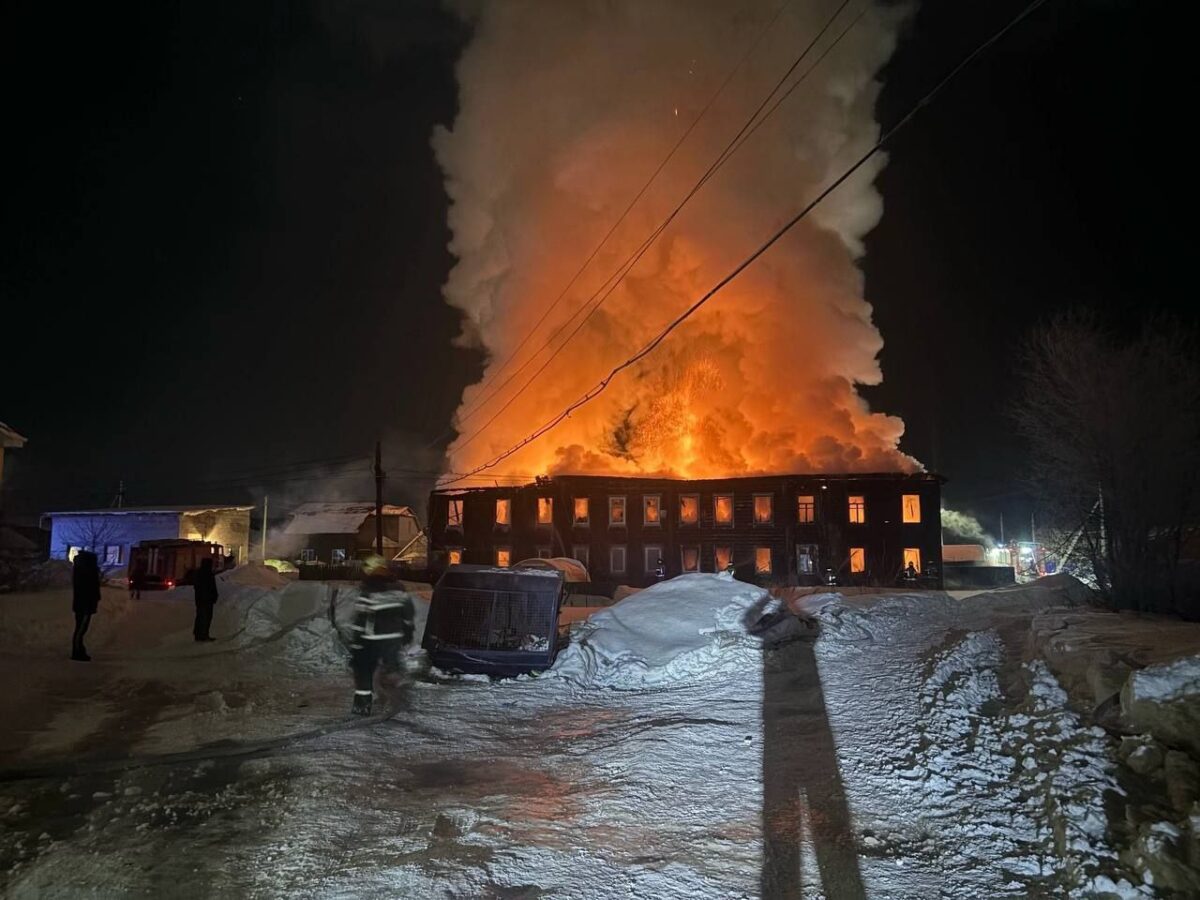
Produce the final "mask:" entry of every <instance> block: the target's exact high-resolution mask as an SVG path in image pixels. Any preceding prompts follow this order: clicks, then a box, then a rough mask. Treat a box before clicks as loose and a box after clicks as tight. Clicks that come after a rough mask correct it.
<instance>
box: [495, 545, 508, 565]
mask: <svg viewBox="0 0 1200 900" xmlns="http://www.w3.org/2000/svg"><path fill="white" fill-rule="evenodd" d="M496 565H497V566H498V567H499V568H501V569H507V568H508V567H509V566H511V565H512V550H510V549H509V548H508V547H497V548H496Z"/></svg>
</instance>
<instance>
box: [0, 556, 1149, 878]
mask: <svg viewBox="0 0 1200 900" xmlns="http://www.w3.org/2000/svg"><path fill="white" fill-rule="evenodd" d="M288 590H289V589H284V590H281V591H274V592H268V594H264V593H263V592H262V591H259V592H258V593H257V594H255V595H254V600H253V602H254V603H256V604H258V606H259V607H260V608H261V607H263V605H264V597H265V598H266V605H268V606H269V605H270V604H271V603H273V602H275V601H274V600H272V599H271V597H277V598H278V597H287V596H289V595H288ZM228 595H229V593H228V592H227V595H226V596H228ZM1062 599H1063V598H1061V597H1059V596H1058V595H1057V594H1056V593H1055V592H1053V591H1049V590H1042V591H1038V590H1033V591H1030V590H1024V591H1015V592H1011V593H1009V594H1004V593H999V594H996V593H993V594H989V595H984V596H982V597H980V598H977V599H973V600H965V601H964V600H954V599H951V598H950V597H948V596H946V595H943V594H935V593H925V594H913V595H904V596H889V597H879V596H876V597H870V598H840V597H836V596H831V597H824V598H820V600H819V602H815V603H813V604H812V607H811V608H812V611H813V614H814V615H815V617H816V620H817V622H818V623H819V628H814V629H811V630H810V629H806V628H804V627H799V628H795V629H792V628H785V629H784V630H783V632H781V633H777V634H775V635H774V636H772V635H771V634H768V639H767V640H766V641H765V642H764V641H763V640H760V639H757V638H755V637H753V636H751V635H748V634H747V633H746V630H745V622H746V621H749V619H748V618H747V617H749V618H753V615H754V610H755V609H756V608H757V606H761V604H762V603H763V600H764V598H763V595H762V594H761V593H760V592H758V591H756V590H755V589H753V588H749V587H748V586H746V585H742V584H739V583H737V582H733V581H731V580H729V579H725V578H721V577H719V576H686V577H685V578H682V579H676V580H675V581H673V582H668V583H666V584H664V585H662V586H660V587H659V588H655V589H653V590H651V591H646V592H643V593H642V594H638V595H635V596H634V597H632V598H630V599H629V600H626V601H624V602H623V603H622V604H619V605H618V606H616V607H614V608H612V609H611V610H609V611H607V612H605V613H602V614H598V615H597V616H594V617H593V618H592V620H591V621H590V622H589V623H588V624H587V625H585V626H584V627H583V628H582V629H581V630H579V631H578V632H577V634H576V637H575V643H574V645H573V646H572V647H571V648H570V649H569V650H568V651H567V652H566V653H565V654H564V655H563V657H561V658H560V663H559V665H558V666H556V669H555V670H554V671H553V672H552V673H550V674H548V675H546V676H543V677H541V678H537V679H529V680H520V681H508V682H497V683H491V682H487V681H472V680H448V681H433V680H415V681H411V682H408V683H406V684H402V685H400V686H398V687H396V688H395V689H393V690H392V691H391V693H390V695H389V696H390V700H391V705H390V708H389V710H390V711H394V715H393V716H392V717H391V718H389V719H387V720H386V721H381V722H374V723H370V724H367V725H365V726H363V727H350V728H343V729H342V730H333V731H330V732H329V733H324V734H312V733H309V734H307V735H306V736H302V737H291V738H283V739H280V740H264V739H258V738H256V739H253V740H244V741H238V740H234V741H232V742H226V743H216V744H211V743H210V744H209V745H208V746H207V747H203V746H202V747H201V749H195V746H194V745H193V747H192V748H190V749H185V750H181V751H180V752H182V756H179V757H173V758H169V759H166V760H164V759H163V758H162V757H161V755H156V754H155V753H153V752H147V749H148V748H151V747H152V748H154V749H158V750H163V749H172V750H180V748H179V747H178V746H176V745H170V744H164V743H163V742H162V741H161V740H160V741H159V742H158V743H156V744H153V745H150V744H146V743H145V742H143V743H142V744H140V745H139V744H138V743H137V742H136V741H132V742H129V741H127V742H126V746H127V747H128V749H127V750H126V751H125V752H124V753H123V754H121V755H116V756H114V755H113V754H108V755H107V756H106V755H105V754H91V755H89V754H88V753H87V750H88V747H89V744H88V742H87V740H86V739H80V738H79V737H78V736H75V737H73V738H72V740H75V741H76V743H74V744H73V745H71V746H72V747H73V748H74V751H75V755H76V756H77V757H78V756H80V755H82V757H84V758H85V759H92V760H93V762H91V763H88V762H84V763H79V762H76V763H74V764H73V767H69V766H67V765H65V764H60V763H56V762H55V758H54V757H53V754H50V755H46V756H31V755H30V754H28V753H23V754H22V753H19V752H14V754H10V755H9V759H8V760H7V762H8V763H10V764H9V765H8V766H7V767H6V769H5V773H6V774H4V775H3V776H0V777H3V778H4V779H5V780H4V781H3V782H0V821H2V822H3V830H2V831H0V868H2V870H3V875H2V876H0V892H2V893H3V894H4V895H5V896H12V897H79V896H117V895H120V896H144V897H165V896H171V897H282V896H314V897H496V898H500V897H505V898H516V897H575V898H600V897H757V896H769V897H806V898H807V897H812V898H815V897H831V898H835V897H839V898H840V897H849V898H853V897H881V898H882V897H887V898H907V897H911V898H930V897H982V896H987V897H1006V896H1011V897H1025V896H1031V895H1032V896H1066V895H1068V894H1070V895H1073V896H1074V895H1079V896H1087V895H1094V894H1096V893H1100V892H1114V893H1115V894H1118V895H1128V896H1137V894H1136V892H1135V891H1134V889H1133V888H1131V887H1130V886H1129V884H1128V883H1127V882H1123V880H1122V873H1121V871H1120V869H1119V866H1118V865H1117V863H1116V860H1115V854H1114V853H1113V851H1112V849H1111V848H1110V847H1109V846H1108V844H1107V843H1106V833H1107V819H1106V813H1105V801H1106V796H1109V795H1110V794H1111V793H1112V792H1114V791H1118V790H1119V786H1118V784H1117V782H1116V780H1115V777H1114V775H1113V761H1112V760H1113V748H1112V742H1111V740H1110V739H1109V738H1108V737H1107V736H1106V735H1105V733H1104V732H1103V731H1101V730H1099V729H1094V728H1088V727H1084V726H1083V725H1082V724H1081V723H1080V721H1079V720H1078V719H1077V718H1076V716H1075V715H1074V714H1072V713H1071V712H1069V711H1068V710H1067V708H1066V705H1065V700H1066V698H1065V695H1064V694H1063V692H1062V690H1061V689H1060V688H1059V687H1058V685H1057V683H1056V682H1055V681H1054V679H1053V677H1052V676H1051V675H1050V674H1049V672H1048V671H1047V670H1046V668H1045V667H1044V666H1043V665H1042V664H1041V663H1040V662H1039V661H1037V660H1033V661H1024V660H1023V659H1022V649H1023V644H1024V640H1023V638H1024V634H1025V633H1026V631H1027V629H1028V621H1029V616H1030V614H1031V612H1032V611H1034V610H1040V609H1043V608H1045V607H1047V606H1051V605H1054V604H1055V603H1060V602H1062ZM235 600H236V598H235ZM290 602H292V603H293V605H295V603H296V602H297V601H296V597H295V596H294V595H291V601H290ZM276 605H277V606H282V605H283V604H282V603H276ZM313 608H314V610H315V609H316V608H317V605H315V604H314V607H313ZM132 614H133V613H131V615H132ZM288 622H290V623H292V624H291V625H288V624H285V625H284V627H282V628H278V629H276V630H275V631H273V632H272V631H271V630H270V629H267V628H264V629H262V631H263V635H264V637H263V638H262V639H261V640H260V641H259V643H256V644H254V645H253V647H249V648H248V649H246V650H245V655H246V656H247V657H249V656H253V657H254V662H253V663H250V662H243V663H238V665H241V666H250V668H248V669H247V668H243V669H241V670H239V673H238V678H239V679H240V680H239V685H240V690H241V691H243V692H250V693H253V691H254V690H255V688H254V687H253V686H254V685H258V686H259V688H261V690H262V691H263V692H264V696H265V695H266V693H268V692H269V691H270V690H271V689H272V683H273V680H274V679H276V678H280V679H282V678H284V677H285V675H286V678H287V684H288V692H289V693H288V696H293V695H294V693H295V692H296V691H298V690H299V691H301V692H303V690H304V685H308V687H309V689H310V690H311V692H312V703H311V705H309V706H307V707H306V708H305V709H304V710H303V713H304V715H305V716H308V717H309V720H310V721H309V722H308V725H309V726H310V727H308V728H304V727H300V723H299V722H298V721H296V720H291V719H289V720H288V723H289V724H288V730H290V732H291V733H292V734H296V733H298V732H302V731H306V730H307V731H310V732H311V731H312V729H313V728H318V727H325V728H335V729H336V728H341V725H342V723H343V722H344V719H345V717H344V715H343V714H342V710H341V707H343V706H345V705H348V702H349V698H348V693H349V692H348V689H347V690H342V689H343V688H348V679H347V678H346V675H345V673H344V672H342V671H340V670H339V669H338V668H337V666H336V665H333V664H332V662H330V663H329V664H327V665H326V666H325V668H322V666H321V665H316V664H314V662H313V656H314V653H315V652H316V651H314V650H313V649H312V648H313V647H314V646H316V645H315V644H314V643H312V641H320V635H319V631H320V621H319V617H306V616H305V615H302V614H295V613H293V614H292V615H291V616H290V618H289V619H288ZM651 623H658V626H659V627H657V628H653V629H651V628H650V624H651ZM218 624H220V622H218ZM648 629H649V630H648ZM299 631H305V632H306V633H309V634H311V635H312V636H313V637H312V641H309V642H307V643H306V641H302V640H296V637H297V634H298V633H299ZM293 632H295V633H293ZM216 633H218V634H220V633H221V632H220V629H219V628H218V629H217V630H216ZM231 640H232V639H231ZM218 646H219V645H218ZM93 652H94V653H96V655H97V659H98V661H100V653H99V652H98V651H95V650H94V651H93ZM297 654H300V655H302V656H305V657H306V658H305V659H303V660H298V659H297ZM227 658H228V659H235V658H239V657H238V655H237V654H230V655H229V656H228V657H227ZM301 662H302V663H303V665H299V663H301ZM230 665H231V664H230V663H227V664H226V667H227V668H228V667H229V666H230ZM97 671H100V670H97ZM172 677H182V676H172ZM205 677H206V678H210V677H214V675H213V673H211V672H210V673H209V674H208V675H206V676H205ZM226 677H232V675H231V674H230V673H229V672H227V673H226ZM210 686H211V685H210V684H208V683H205V684H204V685H202V687H203V689H204V690H206V691H207V689H208V688H209V687H210ZM331 686H332V687H331ZM204 696H208V694H207V693H206V694H205V695H204ZM45 699H46V701H47V702H49V703H53V702H54V700H53V698H52V697H47V698H45ZM129 702H130V703H131V704H137V703H146V702H150V701H149V700H146V699H145V698H141V699H139V697H137V696H131V697H130V700H129ZM214 702H215V701H214ZM302 702H306V701H302ZM210 705H211V704H210ZM189 708H195V707H189ZM251 708H252V705H251ZM271 708H272V707H271V704H270V702H269V701H268V700H265V699H264V700H263V709H264V710H269V709H271ZM175 709H176V714H177V713H178V706H176V707H175ZM196 715H197V716H200V715H201V714H200V713H197V714H196ZM203 715H204V716H207V717H208V718H202V719H201V721H204V722H215V721H216V719H215V718H214V715H215V714H214V713H213V712H212V711H211V709H210V710H208V711H207V712H205V713H204V714H203ZM143 718H144V719H145V720H146V724H145V726H144V727H145V728H146V729H147V730H148V732H149V731H152V730H153V729H154V728H155V727H159V726H155V725H153V724H152V723H153V721H154V716H153V715H147V716H144V717H143ZM103 721H104V720H103V719H100V720H99V721H98V722H97V723H96V726H95V727H96V730H97V733H100V732H102V730H103ZM171 733H182V732H180V731H179V729H178V728H176V730H175V731H174V732H171ZM189 734H190V732H189ZM217 736H218V734H217V733H216V732H214V733H213V734H212V735H211V736H210V737H217ZM41 739H42V740H43V745H42V746H46V745H45V743H44V742H45V740H46V739H45V737H44V736H43V737H42V738H41ZM31 740H37V736H36V735H35V736H34V737H33V738H31ZM197 743H199V744H203V743H204V741H199V742H197ZM58 759H59V760H62V759H64V757H63V756H62V755H61V754H60V755H59V756H58ZM38 765H41V766H43V769H42V770H40V771H39V770H37V769H36V766H38ZM21 769H23V771H20V770H21Z"/></svg>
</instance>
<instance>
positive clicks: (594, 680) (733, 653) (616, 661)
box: [547, 573, 778, 689]
mask: <svg viewBox="0 0 1200 900" xmlns="http://www.w3.org/2000/svg"><path fill="white" fill-rule="evenodd" d="M772 602H774V603H775V604H776V606H778V601H772V600H771V598H770V596H769V595H768V593H767V592H766V591H765V590H764V589H762V588H759V587H755V586H754V585H750V584H745V583H744V582H741V581H735V580H734V579H733V576H731V575H728V574H725V573H721V574H717V575H710V574H693V575H681V576H680V577H678V578H672V579H671V580H670V581H664V582H662V583H660V584H657V585H655V586H653V587H650V588H647V589H646V590H644V591H639V592H638V593H636V594H634V595H632V596H630V597H627V598H626V599H624V600H622V601H621V602H620V603H617V604H615V605H613V606H610V607H609V608H608V609H605V610H602V611H600V612H598V613H596V614H595V615H594V616H592V617H591V618H590V619H589V620H588V621H587V622H586V623H585V624H584V625H583V626H581V627H580V628H579V630H578V631H577V632H576V633H575V636H574V639H573V640H572V642H571V645H570V646H569V647H567V648H566V649H565V650H564V651H563V652H562V653H560V654H559V656H558V660H557V661H556V662H555V664H554V666H553V668H551V669H550V671H549V672H548V673H547V674H549V675H552V676H556V677H559V678H564V679H567V680H568V681H571V682H574V683H575V684H578V685H580V686H583V687H613V688H623V689H637V688H646V687H657V686H662V685H666V684H674V683H680V682H688V681H694V680H698V679H705V678H713V677H721V676H724V675H729V674H733V673H736V672H738V671H742V670H744V669H746V668H747V667H758V666H760V665H761V661H760V658H759V651H760V647H761V641H760V640H757V639H754V638H751V637H750V636H749V635H748V634H747V632H746V623H745V621H744V619H745V618H746V617H747V615H748V614H750V613H751V609H752V608H753V607H756V606H760V605H761V606H763V607H766V608H769V605H770V604H771V603H772Z"/></svg>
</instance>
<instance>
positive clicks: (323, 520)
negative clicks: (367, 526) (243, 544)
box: [283, 503, 416, 543]
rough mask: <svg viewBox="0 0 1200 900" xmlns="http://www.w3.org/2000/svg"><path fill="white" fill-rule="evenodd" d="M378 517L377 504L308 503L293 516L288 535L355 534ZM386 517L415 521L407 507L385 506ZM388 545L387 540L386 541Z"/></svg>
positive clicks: (286, 529)
mask: <svg viewBox="0 0 1200 900" xmlns="http://www.w3.org/2000/svg"><path fill="white" fill-rule="evenodd" d="M374 514H375V504H374V503H304V504H302V505H300V506H298V507H296V509H295V510H293V512H292V518H291V521H290V522H288V524H287V527H286V528H285V529H284V530H283V533H284V534H354V533H355V532H356V531H358V529H360V528H362V524H363V522H365V521H366V520H367V517H368V516H373V515H374ZM383 514H384V515H385V516H405V517H407V518H410V519H415V518H416V516H415V515H414V514H413V511H412V510H411V509H410V508H409V507H407V506H393V505H391V504H384V506H383ZM385 543H386V539H385Z"/></svg>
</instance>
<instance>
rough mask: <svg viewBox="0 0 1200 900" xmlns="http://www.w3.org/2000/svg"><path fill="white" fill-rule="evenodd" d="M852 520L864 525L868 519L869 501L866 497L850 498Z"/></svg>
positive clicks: (856, 523) (854, 522)
mask: <svg viewBox="0 0 1200 900" xmlns="http://www.w3.org/2000/svg"><path fill="white" fill-rule="evenodd" d="M850 521H851V522H852V523H853V524H855V525H862V524H863V523H865V522H866V521H867V501H866V498H864V497H851V498H850Z"/></svg>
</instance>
